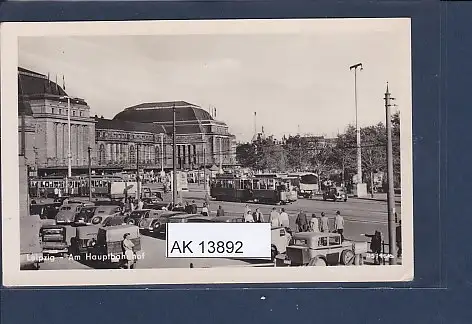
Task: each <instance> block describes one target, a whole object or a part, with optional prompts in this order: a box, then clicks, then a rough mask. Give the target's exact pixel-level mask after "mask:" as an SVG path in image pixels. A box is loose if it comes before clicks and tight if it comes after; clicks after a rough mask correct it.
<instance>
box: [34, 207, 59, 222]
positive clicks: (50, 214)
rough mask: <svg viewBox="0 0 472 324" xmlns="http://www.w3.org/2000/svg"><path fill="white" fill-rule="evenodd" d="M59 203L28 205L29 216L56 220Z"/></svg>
mask: <svg viewBox="0 0 472 324" xmlns="http://www.w3.org/2000/svg"><path fill="white" fill-rule="evenodd" d="M59 207H60V203H39V204H31V205H30V215H38V216H39V218H40V219H56V215H57V213H58V211H59Z"/></svg>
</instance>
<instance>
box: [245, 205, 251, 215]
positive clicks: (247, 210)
mask: <svg viewBox="0 0 472 324" xmlns="http://www.w3.org/2000/svg"><path fill="white" fill-rule="evenodd" d="M247 212H251V207H249V205H248V204H246V206H244V215H246V214H247Z"/></svg>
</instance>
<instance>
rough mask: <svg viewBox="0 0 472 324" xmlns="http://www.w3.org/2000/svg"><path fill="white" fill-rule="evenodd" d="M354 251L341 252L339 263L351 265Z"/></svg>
mask: <svg viewBox="0 0 472 324" xmlns="http://www.w3.org/2000/svg"><path fill="white" fill-rule="evenodd" d="M354 257H355V256H354V252H352V251H351V250H344V251H343V252H342V253H341V264H342V265H351V264H353V263H354Z"/></svg>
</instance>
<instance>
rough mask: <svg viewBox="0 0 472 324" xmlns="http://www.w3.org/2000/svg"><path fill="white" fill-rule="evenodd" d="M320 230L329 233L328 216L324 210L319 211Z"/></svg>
mask: <svg viewBox="0 0 472 324" xmlns="http://www.w3.org/2000/svg"><path fill="white" fill-rule="evenodd" d="M321 231H322V232H323V233H329V218H328V216H326V214H325V213H324V212H321Z"/></svg>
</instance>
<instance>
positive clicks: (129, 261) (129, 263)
mask: <svg viewBox="0 0 472 324" xmlns="http://www.w3.org/2000/svg"><path fill="white" fill-rule="evenodd" d="M129 236H130V233H126V234H125V235H123V242H122V249H123V254H124V259H125V260H126V269H133V268H134V262H135V255H134V251H133V248H134V243H133V242H131V240H130V239H129V238H128V237H129Z"/></svg>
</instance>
